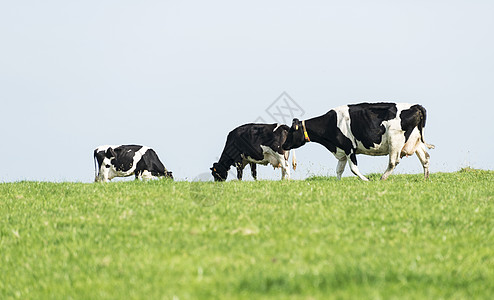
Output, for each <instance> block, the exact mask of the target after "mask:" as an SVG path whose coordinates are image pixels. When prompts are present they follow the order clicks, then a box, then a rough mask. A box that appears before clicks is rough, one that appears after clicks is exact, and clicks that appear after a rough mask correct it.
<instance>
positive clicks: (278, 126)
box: [273, 123, 283, 132]
mask: <svg viewBox="0 0 494 300" xmlns="http://www.w3.org/2000/svg"><path fill="white" fill-rule="evenodd" d="M281 125H283V124H280V123H277V124H276V127H275V128H274V129H273V132H275V131H276V129H278V128H280V126H281Z"/></svg>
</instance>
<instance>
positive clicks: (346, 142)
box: [305, 110, 353, 155]
mask: <svg viewBox="0 0 494 300" xmlns="http://www.w3.org/2000/svg"><path fill="white" fill-rule="evenodd" d="M305 124H306V126H307V132H308V134H309V137H310V138H311V141H314V142H316V143H320V144H322V145H323V146H324V147H326V148H327V149H328V150H329V151H331V152H332V153H336V151H337V148H340V149H342V150H343V151H345V154H346V155H349V154H350V153H351V152H352V149H353V144H352V141H351V140H350V139H349V138H348V137H346V136H345V135H344V134H343V132H341V130H340V128H339V127H338V125H337V124H338V119H337V114H336V111H334V110H330V111H328V112H327V113H326V114H325V115H323V116H320V117H316V118H313V119H310V120H307V121H306V123H305Z"/></svg>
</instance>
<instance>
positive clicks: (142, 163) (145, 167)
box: [135, 149, 171, 177]
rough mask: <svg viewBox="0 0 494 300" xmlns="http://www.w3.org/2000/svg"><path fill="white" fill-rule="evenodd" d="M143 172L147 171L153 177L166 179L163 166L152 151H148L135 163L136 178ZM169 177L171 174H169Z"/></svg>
mask: <svg viewBox="0 0 494 300" xmlns="http://www.w3.org/2000/svg"><path fill="white" fill-rule="evenodd" d="M144 171H149V172H151V174H152V175H153V176H157V177H158V176H166V177H168V174H167V171H166V169H165V166H164V165H163V163H162V162H161V161H160V159H159V158H158V155H157V154H156V152H155V151H154V150H153V149H148V150H147V151H146V153H144V155H143V156H142V157H141V159H140V160H139V161H138V162H137V165H136V170H135V174H136V177H137V176H138V175H140V174H141V173H142V172H144ZM169 175H170V177H171V174H169Z"/></svg>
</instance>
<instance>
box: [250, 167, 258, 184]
mask: <svg viewBox="0 0 494 300" xmlns="http://www.w3.org/2000/svg"><path fill="white" fill-rule="evenodd" d="M249 165H250V174H252V178H254V180H257V165H256V164H255V163H250V164H249Z"/></svg>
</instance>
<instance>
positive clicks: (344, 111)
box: [333, 105, 357, 148]
mask: <svg viewBox="0 0 494 300" xmlns="http://www.w3.org/2000/svg"><path fill="white" fill-rule="evenodd" d="M333 110H334V111H335V112H336V126H337V127H338V128H339V129H340V131H341V132H342V133H343V135H344V136H346V137H347V138H348V139H350V141H352V146H353V147H354V148H355V147H356V146H357V145H355V138H354V137H353V134H352V130H351V127H350V125H351V119H350V113H349V112H348V110H349V108H348V105H342V106H338V107H337V108H334V109H333Z"/></svg>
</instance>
